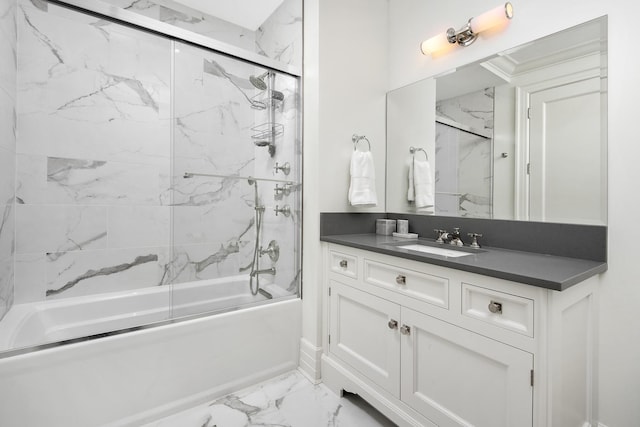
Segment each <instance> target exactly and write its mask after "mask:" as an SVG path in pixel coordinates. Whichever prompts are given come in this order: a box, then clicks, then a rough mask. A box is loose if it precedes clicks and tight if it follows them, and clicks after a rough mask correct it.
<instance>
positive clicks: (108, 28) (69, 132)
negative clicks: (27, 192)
mask: <svg viewBox="0 0 640 427" xmlns="http://www.w3.org/2000/svg"><path fill="white" fill-rule="evenodd" d="M54 9H56V7H55V6H50V7H49V11H48V12H44V11H42V10H39V9H37V8H34V7H32V6H30V3H29V2H27V1H21V3H20V12H21V13H20V15H19V19H18V32H19V36H20V46H21V49H20V57H19V60H18V69H19V70H20V73H19V77H18V94H19V97H20V100H21V102H20V104H19V109H18V126H19V127H20V130H21V131H20V135H19V140H18V152H20V153H25V154H39V155H48V156H53V157H67V158H86V159H100V160H118V161H134V162H135V161H138V162H144V163H151V162H154V163H165V162H166V159H167V158H168V157H169V156H170V138H169V129H170V120H169V119H170V117H169V116H170V104H169V96H170V89H169V84H170V63H171V57H170V49H169V46H170V44H169V41H168V40H165V39H162V38H158V37H151V36H149V35H146V34H141V35H138V33H136V32H135V31H134V30H132V29H129V28H125V27H121V26H119V25H117V24H113V23H105V22H104V21H100V22H99V24H95V23H93V24H94V25H91V24H87V23H84V22H82V20H80V22H76V20H74V19H70V16H63V17H60V16H56V14H55V13H53V10H54ZM56 10H62V8H59V7H57V9H56ZM64 14H66V15H70V14H71V15H73V16H74V17H75V16H82V15H81V14H79V13H77V12H73V11H69V10H66V11H64ZM94 21H95V19H94Z"/></svg>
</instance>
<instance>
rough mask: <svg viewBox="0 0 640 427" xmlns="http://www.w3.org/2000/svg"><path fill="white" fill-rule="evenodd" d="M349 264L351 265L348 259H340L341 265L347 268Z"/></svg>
mask: <svg viewBox="0 0 640 427" xmlns="http://www.w3.org/2000/svg"><path fill="white" fill-rule="evenodd" d="M347 265H349V263H348V262H347V260H346V259H343V260H342V261H340V267H342V268H347Z"/></svg>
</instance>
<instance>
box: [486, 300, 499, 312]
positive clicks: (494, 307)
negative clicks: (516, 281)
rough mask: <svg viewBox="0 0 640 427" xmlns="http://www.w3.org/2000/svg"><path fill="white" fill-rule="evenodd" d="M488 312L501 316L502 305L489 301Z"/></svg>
mask: <svg viewBox="0 0 640 427" xmlns="http://www.w3.org/2000/svg"><path fill="white" fill-rule="evenodd" d="M489 311H490V312H492V313H493V314H502V303H501V302H496V301H491V302H490V303H489Z"/></svg>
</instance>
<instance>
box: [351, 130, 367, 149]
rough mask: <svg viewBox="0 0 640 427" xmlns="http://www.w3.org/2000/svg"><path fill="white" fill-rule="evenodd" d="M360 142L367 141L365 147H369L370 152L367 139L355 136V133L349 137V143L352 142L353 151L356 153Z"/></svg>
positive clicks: (362, 136)
mask: <svg viewBox="0 0 640 427" xmlns="http://www.w3.org/2000/svg"><path fill="white" fill-rule="evenodd" d="M360 141H367V146H368V147H369V151H371V142H369V138H367V137H366V136H364V135H357V134H355V133H354V134H353V135H352V136H351V142H353V151H356V150H357V149H358V143H359V142H360Z"/></svg>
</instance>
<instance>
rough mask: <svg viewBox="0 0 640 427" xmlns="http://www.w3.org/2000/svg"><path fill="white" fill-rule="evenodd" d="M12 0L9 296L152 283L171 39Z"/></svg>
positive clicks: (166, 153)
mask: <svg viewBox="0 0 640 427" xmlns="http://www.w3.org/2000/svg"><path fill="white" fill-rule="evenodd" d="M18 5H19V9H18V43H19V55H18V71H19V72H18V99H19V100H20V102H19V103H18V114H17V117H18V119H17V120H18V130H19V131H18V139H17V150H16V151H17V156H16V165H17V175H16V176H17V185H16V196H17V201H18V205H17V210H16V263H15V269H16V271H15V280H16V302H20V303H24V302H31V301H40V300H44V299H47V298H49V299H50V298H61V297H62V298H64V297H72V296H78V295H86V294H95V293H103V292H111V291H119V290H128V289H135V288H141V287H146V286H155V285H158V284H160V283H162V280H163V277H164V275H165V266H166V264H167V261H168V259H167V258H168V256H169V253H170V233H169V226H170V209H171V208H170V206H169V200H168V193H169V187H170V164H171V149H170V148H171V147H170V142H171V138H170V131H171V123H170V82H171V79H170V76H171V74H170V71H171V69H170V64H171V56H170V53H171V52H170V42H169V41H168V40H165V39H162V38H159V37H155V36H151V35H147V34H145V33H141V32H137V31H135V30H133V29H130V28H127V27H124V26H120V25H117V24H114V23H111V22H107V21H103V20H100V19H96V18H94V17H91V16H87V15H83V14H80V13H78V12H74V11H71V10H68V9H65V8H61V7H59V6H56V5H53V4H49V3H45V2H36V1H34V2H31V1H24V0H20V1H19V3H18Z"/></svg>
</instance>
